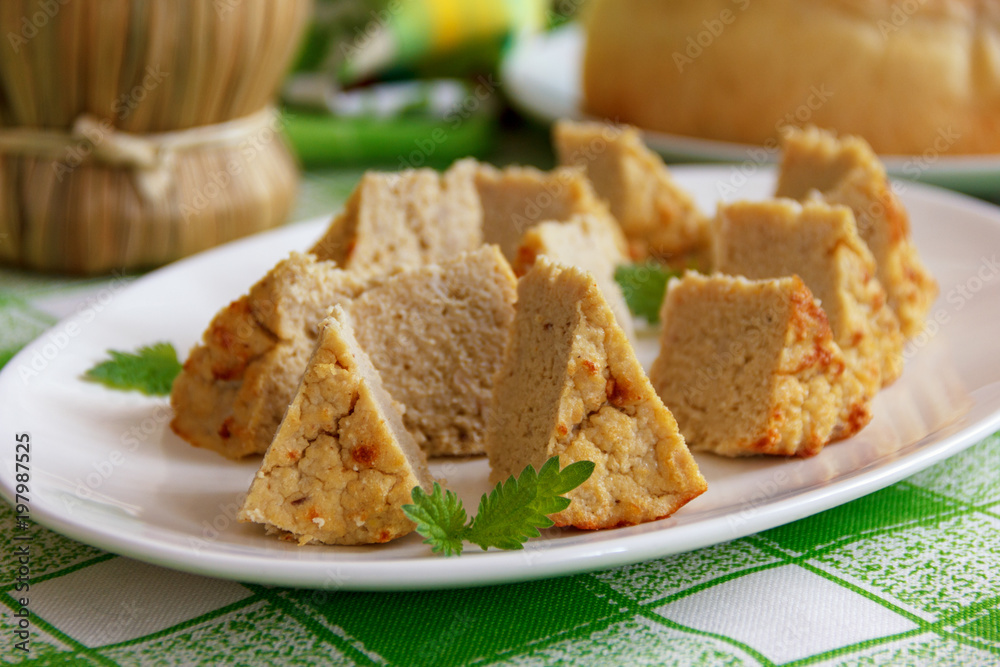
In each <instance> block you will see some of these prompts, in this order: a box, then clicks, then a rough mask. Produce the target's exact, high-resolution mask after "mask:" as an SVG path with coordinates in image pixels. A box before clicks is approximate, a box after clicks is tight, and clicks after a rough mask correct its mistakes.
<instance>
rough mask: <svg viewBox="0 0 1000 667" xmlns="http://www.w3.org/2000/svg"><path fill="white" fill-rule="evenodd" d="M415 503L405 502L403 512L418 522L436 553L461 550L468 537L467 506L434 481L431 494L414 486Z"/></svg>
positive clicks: (418, 528)
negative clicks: (466, 535) (407, 503)
mask: <svg viewBox="0 0 1000 667" xmlns="http://www.w3.org/2000/svg"><path fill="white" fill-rule="evenodd" d="M411 495H412V497H413V503H414V504H413V505H403V512H404V513H405V514H406V516H407V517H408V518H409V519H410V521H412V522H414V523H415V524H417V532H418V533H420V534H421V535H423V536H424V537H425V538H427V539H425V540H424V543H425V544H429V545H431V548H432V549H433V551H434V553H443V554H444V555H445V556H452V555H458V554H460V553H462V540H463V538H464V537H465V508H464V507H462V501H461V500H459V499H458V496H456V495H455V493H454V492H453V491H445V490H444V489H442V488H441V485H440V484H438V483H437V482H434V489H433V490H432V491H431V493H430V494H429V495H428V494H427V493H426V492H424V490H423V489H421V488H420V487H419V486H415V487H413V492H412V494H411Z"/></svg>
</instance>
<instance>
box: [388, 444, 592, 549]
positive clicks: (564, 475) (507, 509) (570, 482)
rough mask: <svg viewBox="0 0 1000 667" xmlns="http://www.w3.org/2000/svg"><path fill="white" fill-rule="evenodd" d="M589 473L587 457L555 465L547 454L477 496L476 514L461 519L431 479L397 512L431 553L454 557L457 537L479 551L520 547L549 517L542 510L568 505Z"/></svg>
mask: <svg viewBox="0 0 1000 667" xmlns="http://www.w3.org/2000/svg"><path fill="white" fill-rule="evenodd" d="M593 472H594V464H593V463H591V462H590V461H577V462H576V463H572V464H570V465H568V466H566V467H565V468H563V469H562V470H559V457H558V456H553V457H552V458H550V459H549V460H548V461H546V462H545V465H543V466H542V469H541V470H539V471H538V472H535V469H534V468H532V467H531V466H528V467H527V468H525V469H524V471H523V472H522V473H521V475H520V476H519V477H518V478H517V479H515V478H514V477H510V478H509V479H508V480H507V481H506V482H501V483H499V484H497V485H496V487H495V488H494V489H493V491H491V492H490V493H489V494H483V497H482V499H481V500H480V501H479V513H478V514H476V516H475V518H473V519H472V522H471V523H470V524H469V525H466V524H465V521H466V516H465V509H464V508H463V507H462V501H461V500H459V499H458V496H456V495H455V494H454V493H453V492H451V491H444V490H443V489H442V488H441V486H440V485H439V484H438V483H437V482H435V483H434V488H433V490H432V491H431V493H430V494H428V493H426V492H425V491H424V490H423V489H422V488H420V487H419V486H416V487H413V491H411V493H410V495H411V497H412V498H413V504H412V505H403V513H404V514H406V516H407V517H408V518H409V519H410V521H412V522H414V523H415V524H417V532H418V533H420V534H421V535H423V536H424V538H425V539H424V543H425V544H430V545H431V548H432V549H433V551H434V553H443V554H444V555H445V556H458V555H461V553H462V542H472V543H473V544H478V545H479V546H480V547H482V548H483V549H484V550H485V549H488V548H490V547H498V548H500V549H512V550H513V549H523V548H524V542H525V541H526V540H527V539H528V538H530V537H538V536H539V535H540V534H541V533H539V532H538V529H539V528H548V527H549V526H551V525H552V520H551V519H549V517H548V516H547V515H549V514H555V513H556V512H561V511H563V510H564V509H566V508H567V507H569V504H570V500H569V498H563V497H562V494H564V493H569V492H570V491H572V490H573V489H575V488H576V487H578V486H580V485H581V484H583V483H584V482H585V481H587V478H589V477H590V475H591V474H592V473H593Z"/></svg>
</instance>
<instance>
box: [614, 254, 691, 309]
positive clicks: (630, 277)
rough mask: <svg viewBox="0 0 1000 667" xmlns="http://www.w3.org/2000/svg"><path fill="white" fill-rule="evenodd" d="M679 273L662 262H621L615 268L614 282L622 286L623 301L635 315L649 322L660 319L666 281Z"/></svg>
mask: <svg viewBox="0 0 1000 667" xmlns="http://www.w3.org/2000/svg"><path fill="white" fill-rule="evenodd" d="M677 275H679V274H678V273H677V272H676V271H671V270H670V269H668V268H667V267H665V266H663V265H662V264H658V263H656V262H646V263H644V264H622V265H621V266H619V267H617V268H616V269H615V282H617V283H618V285H619V286H620V287H621V288H622V294H623V295H624V296H625V303H627V304H628V309H629V310H630V311H631V312H632V314H633V315H635V316H636V317H642V318H645V320H646V321H647V322H649V323H650V324H656V323H657V322H659V321H660V306H662V305H663V295H664V294H665V293H666V291H667V282H668V281H669V280H670V279H671V278H673V277H674V276H677Z"/></svg>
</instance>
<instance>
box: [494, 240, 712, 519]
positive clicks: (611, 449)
mask: <svg viewBox="0 0 1000 667" xmlns="http://www.w3.org/2000/svg"><path fill="white" fill-rule="evenodd" d="M516 307H517V315H516V318H515V320H514V331H513V334H512V339H511V341H510V344H509V345H508V347H507V353H506V358H505V360H504V366H503V368H502V370H501V371H500V373H499V375H498V376H497V384H496V387H495V388H494V400H493V406H492V409H491V415H492V416H491V419H490V427H489V430H488V431H487V436H486V451H487V454H488V455H489V459H490V468H491V469H492V474H491V482H494V483H495V482H497V481H499V480H503V479H506V478H507V477H508V476H510V475H514V474H520V472H521V471H522V470H523V469H524V468H525V467H526V466H527V465H532V466H535V468H538V467H540V466H541V465H542V464H543V463H544V462H545V461H546V460H547V459H548V458H549V457H552V456H559V461H560V465H562V466H567V465H569V464H571V463H573V462H575V461H583V460H587V461H593V462H594V464H595V465H596V467H595V469H594V473H593V475H591V477H590V479H588V480H587V481H586V482H585V483H584V484H583V485H582V486H580V487H578V488H577V489H575V490H573V491H572V492H570V493H569V494H567V496H568V497H569V498H570V499H572V501H573V502H572V504H571V505H570V506H569V508H567V509H566V510H564V511H562V512H560V513H558V514H556V515H553V517H552V518H553V520H554V521H555V523H556V525H558V526H576V527H578V528H585V529H598V528H611V527H615V526H623V525H632V524H637V523H641V522H644V521H652V520H655V519H660V518H663V517H667V516H670V515H671V514H673V513H674V512H676V511H677V510H678V509H679V508H680V507H682V506H683V505H684V504H685V503H687V502H688V501H690V500H691V499H692V498H695V497H696V496H698V495H700V494H701V493H703V492H704V491H705V488H706V484H705V480H704V478H703V477H702V476H701V473H699V472H698V466H697V464H696V463H695V461H694V458H693V457H692V456H691V453H690V452H689V451H688V448H687V446H686V445H685V443H684V438H683V437H682V436H681V434H680V432H679V431H678V429H677V422H676V421H674V418H673V416H672V415H671V414H670V411H669V410H667V408H666V407H664V405H663V402H662V401H661V400H660V398H659V396H657V395H656V392H655V391H654V390H653V387H652V385H651V384H650V382H649V379H648V378H647V377H646V374H645V373H644V372H643V370H642V367H641V366H640V365H639V361H638V360H637V359H636V357H635V352H634V351H633V349H632V346H631V345H630V344H629V342H628V339H627V338H626V336H625V333H624V332H623V331H622V329H621V327H619V326H618V323H617V322H616V321H615V316H614V314H613V313H612V312H611V309H610V308H609V307H608V304H607V301H605V299H604V297H603V295H602V294H601V291H600V289H598V287H597V283H596V281H595V280H594V278H593V277H592V276H591V275H590V274H589V273H586V272H584V271H581V270H580V269H577V268H573V267H564V266H560V265H558V264H554V263H552V262H551V261H549V259H548V258H546V257H544V256H543V257H539V258H538V260H537V261H536V262H535V265H534V267H533V268H532V269H531V271H529V272H528V273H527V274H525V276H524V277H523V278H522V279H521V281H520V283H519V285H518V301H517V306H516Z"/></svg>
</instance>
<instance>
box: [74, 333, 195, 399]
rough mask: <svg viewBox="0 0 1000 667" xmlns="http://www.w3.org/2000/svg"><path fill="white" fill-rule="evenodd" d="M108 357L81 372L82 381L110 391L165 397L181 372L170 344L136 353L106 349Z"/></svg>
mask: <svg viewBox="0 0 1000 667" xmlns="http://www.w3.org/2000/svg"><path fill="white" fill-rule="evenodd" d="M108 356H110V357H111V358H110V359H109V360H107V361H103V362H101V363H99V364H97V365H96V366H94V367H93V368H91V369H90V370H88V371H87V372H86V373H84V376H83V377H84V379H86V380H91V381H93V382H99V383H101V384H103V385H105V386H106V387H110V388H112V389H120V390H123V391H140V392H142V393H144V394H147V395H149V396H166V395H168V394H169V393H170V388H171V386H173V383H174V378H176V377H177V375H178V374H179V373H180V372H181V362H180V361H178V360H177V351H176V350H175V349H174V346H173V345H171V344H170V343H154V344H153V345H147V346H145V347H140V348H139V350H138V351H137V352H121V351H118V350H108Z"/></svg>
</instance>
